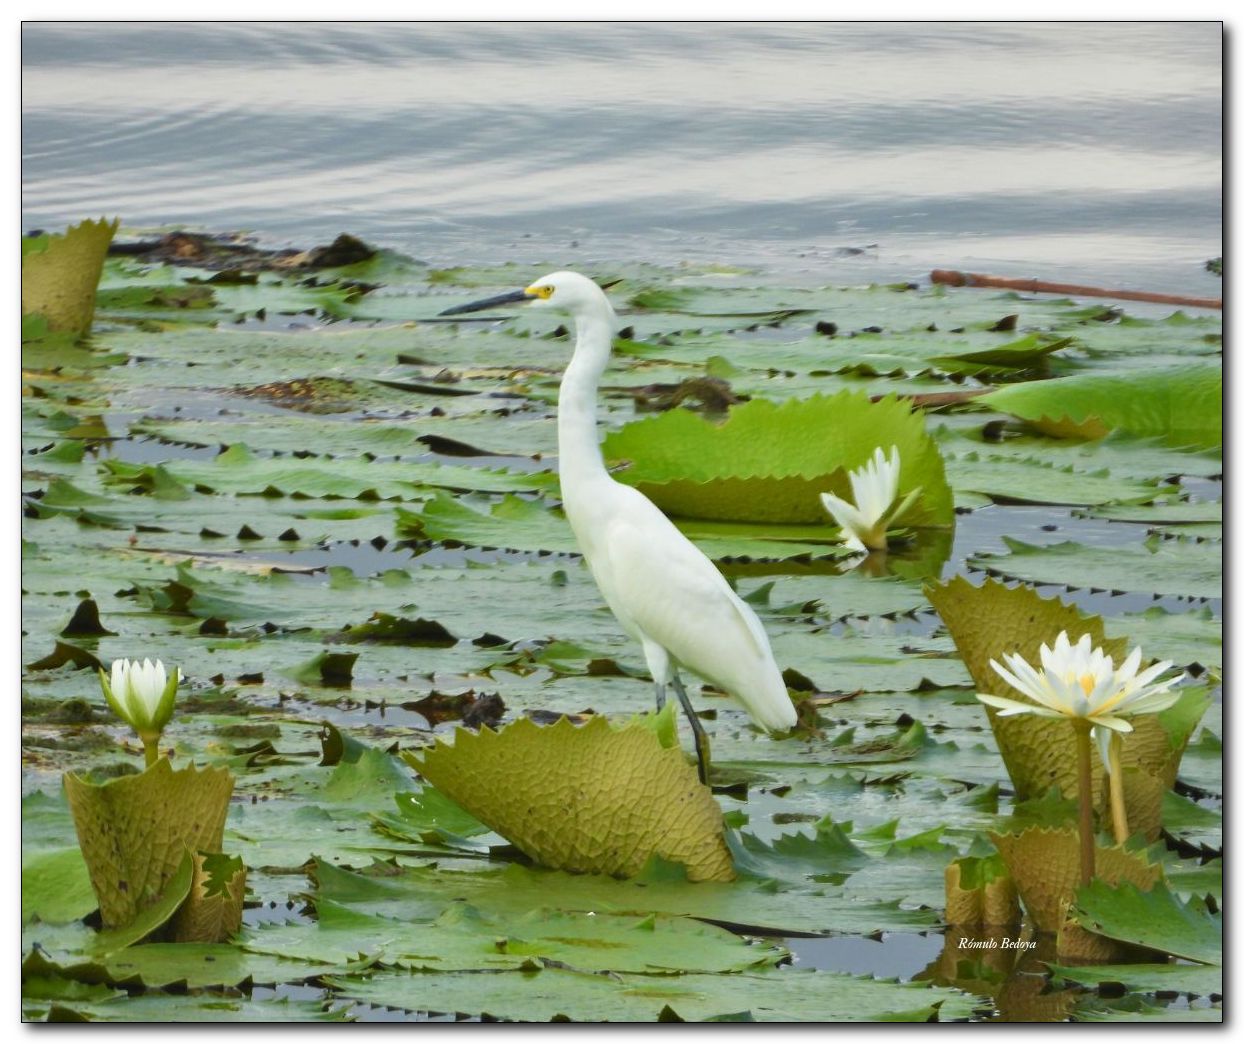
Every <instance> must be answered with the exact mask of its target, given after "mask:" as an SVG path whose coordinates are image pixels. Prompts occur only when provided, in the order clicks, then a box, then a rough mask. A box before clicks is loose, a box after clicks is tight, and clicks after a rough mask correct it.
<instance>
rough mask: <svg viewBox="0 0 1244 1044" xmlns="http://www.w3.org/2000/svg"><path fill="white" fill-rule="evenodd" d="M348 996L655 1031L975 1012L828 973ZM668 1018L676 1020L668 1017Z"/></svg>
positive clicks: (500, 977)
mask: <svg viewBox="0 0 1244 1044" xmlns="http://www.w3.org/2000/svg"><path fill="white" fill-rule="evenodd" d="M330 984H331V985H332V987H333V988H334V989H335V990H337V991H339V992H340V993H341V995H342V996H345V997H352V998H354V999H356V1000H360V1001H365V1002H367V1003H370V1004H377V1005H384V1006H387V1007H396V1008H404V1009H406V1010H408V1011H416V1012H437V1013H446V1014H452V1013H455V1012H460V1013H462V1014H476V1015H486V1016H488V1017H490V1018H492V1019H512V1020H515V1021H521V1022H548V1021H551V1020H557V1021H561V1020H566V1019H569V1020H573V1021H582V1022H602V1021H603V1022H656V1021H657V1020H658V1019H659V1017H661V1015H662V1013H663V1012H665V1011H667V1010H668V1011H669V1012H671V1013H673V1016H674V1017H675V1018H676V1019H678V1020H685V1021H689V1022H698V1021H703V1020H708V1019H714V1018H720V1017H721V1016H724V1015H736V1016H737V1015H740V1014H741V1013H748V1015H749V1016H750V1018H751V1019H754V1020H756V1021H771V1022H793V1021H811V1022H928V1021H931V1020H937V1019H939V1018H944V1019H947V1020H953V1019H961V1018H966V1017H967V1015H968V1014H970V1013H971V1011H972V1009H973V1007H974V1006H975V1004H976V1003H977V1002H976V1001H974V1000H973V999H972V998H969V997H967V996H965V995H964V994H962V993H959V992H958V991H955V990H946V989H938V988H935V987H929V986H926V985H923V984H920V985H917V984H916V983H898V982H892V981H889V982H887V981H883V980H878V979H869V978H862V977H856V976H851V975H838V974H834V973H832V972H821V971H795V970H779V971H775V972H773V973H771V974H768V975H758V974H738V975H714V976H710V975H678V976H660V977H655V978H654V977H652V976H636V975H617V976H601V975H587V974H583V973H581V972H575V971H570V970H565V969H561V968H556V967H553V968H545V969H543V970H541V971H536V972H496V973H492V974H490V975H488V977H487V979H482V978H481V976H480V975H479V974H471V973H457V974H446V975H417V974H416V975H412V974H410V973H407V972H378V973H376V974H374V975H370V976H367V977H350V978H343V977H336V978H333V979H331V980H330ZM666 1018H667V1019H668V1018H670V1016H669V1015H667V1016H666Z"/></svg>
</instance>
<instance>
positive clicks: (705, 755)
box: [670, 674, 711, 787]
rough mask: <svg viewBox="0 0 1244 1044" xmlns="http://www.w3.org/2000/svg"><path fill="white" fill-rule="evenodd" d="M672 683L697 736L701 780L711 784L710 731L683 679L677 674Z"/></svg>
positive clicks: (697, 757)
mask: <svg viewBox="0 0 1244 1044" xmlns="http://www.w3.org/2000/svg"><path fill="white" fill-rule="evenodd" d="M670 684H671V685H673V686H674V692H675V693H676V694H677V696H678V702H679V703H681V704H682V709H683V711H684V712H685V713H686V715H687V721H688V722H690V723H691V735H692V736H693V737H694V738H695V760H696V767H697V769H698V770H699V775H700V782H701V783H703V784H704V785H705V786H706V787H707V786H708V785H709V784H708V766H709V762H710V760H711V759H710V755H709V746H708V733H707V732H705V731H704V726H703V725H702V724H701V723H700V719H699V716H698V715H697V714H696V713H695V708H694V707H692V706H691V699H690V697H688V696H687V690H686V689H684V688H683V685H682V679H681V678H679V677H678V675H677V674H675V675H674V676H673V677H672V678H671V679H670Z"/></svg>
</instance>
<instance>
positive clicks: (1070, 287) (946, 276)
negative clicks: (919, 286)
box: [929, 268, 1222, 311]
mask: <svg viewBox="0 0 1244 1044" xmlns="http://www.w3.org/2000/svg"><path fill="white" fill-rule="evenodd" d="M929 278H930V279H931V280H933V282H935V283H942V284H944V285H946V286H978V287H992V288H994V289H997V290H1020V291H1023V292H1025V293H1030V294H1069V295H1072V296H1075V297H1114V298H1118V299H1119V300H1121V301H1152V302H1153V303H1155V304H1173V305H1183V306H1184V307H1186V308H1217V309H1218V310H1220V311H1221V310H1222V298H1221V297H1185V296H1184V295H1182V294H1155V293H1150V292H1149V291H1147V290H1107V289H1104V288H1102V287H1100V286H1077V285H1076V284H1075V283H1049V282H1046V281H1045V280H1044V279H1009V278H1007V277H1005V276H991V275H979V274H978V273H976V272H955V271H952V270H950V269H945V268H935V269H934V270H933V271H932V273H930V275H929Z"/></svg>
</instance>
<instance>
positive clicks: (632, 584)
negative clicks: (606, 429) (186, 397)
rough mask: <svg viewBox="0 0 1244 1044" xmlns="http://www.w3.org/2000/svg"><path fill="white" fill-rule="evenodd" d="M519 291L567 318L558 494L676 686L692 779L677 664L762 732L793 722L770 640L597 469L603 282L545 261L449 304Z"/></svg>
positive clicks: (629, 629) (664, 676)
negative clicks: (514, 286)
mask: <svg viewBox="0 0 1244 1044" xmlns="http://www.w3.org/2000/svg"><path fill="white" fill-rule="evenodd" d="M519 300H527V301H530V302H531V305H532V307H534V308H552V309H556V310H558V311H561V312H565V313H566V314H568V315H569V316H571V318H572V319H573V320H574V323H575V332H576V340H575V349H574V355H573V356H572V357H571V360H570V364H569V366H567V368H566V373H565V375H564V376H563V378H562V383H561V392H560V395H559V396H558V407H557V422H558V457H559V461H558V470H559V473H560V477H561V490H562V502H563V506H564V508H565V512H566V517H567V519H568V520H569V521H570V525H571V528H572V529H573V530H574V533H575V538H576V539H577V541H578V543H579V547H580V548H581V549H582V551H583V555H584V557H585V558H586V559H587V564H588V566H589V568H590V569H591V571H592V576H593V577H594V578H595V580H596V583H597V586H598V587H599V588H600V591H601V594H602V595H604V598H605V601H606V602H607V603H608V605H609V608H610V609H611V610H612V611H613V614H614V615H615V616H616V617H617V618H618V622H619V623H620V624H621V625H622V628H623V630H625V631H626V633H627V634H629V635H630V636H631V637H632V638H634V639H635V640H636V641H638V642H639V643H640V644H641V645H642V646H643V650H644V657H645V659H646V660H647V663H648V669H649V670H650V671H651V672H652V680H653V682H654V684H655V685H656V689H657V704H658V706H660V705H661V704H663V703H664V698H665V688H666V686H667V685H668V686H671V687H673V689H674V691H675V693H676V694H677V695H678V698H679V700H680V702H681V703H682V705H683V709H684V710H685V711H686V713H687V716H688V719H689V721H690V722H691V727H692V730H693V731H694V733H695V739H696V753H697V755H698V757H699V762H700V776H701V779H703V780H705V781H707V760H708V753H707V738H706V736H705V735H704V731H703V726H702V725H701V724H700V721H699V719H698V718H697V717H696V715H695V712H694V711H693V709H692V707H691V702H690V700H689V699H688V697H687V695H686V692H685V690H684V689H683V686H682V683H681V679H680V678H679V675H678V668H679V667H680V666H681V667H685V668H686V669H687V670H689V671H691V672H693V673H694V674H697V675H699V676H700V677H701V678H703V679H705V680H706V681H708V682H711V683H712V684H713V685H715V686H717V687H718V688H720V689H723V690H724V691H726V692H727V693H729V694H730V696H732V697H733V698H734V699H735V700H736V701H738V703H739V704H741V705H742V706H743V707H744V708H745V709H746V710H747V712H748V713H749V714H750V715H751V717H752V719H753V720H754V721H755V722H756V723H757V724H758V725H760V726H761V727H763V728H765V729H766V730H769V731H781V730H785V729H790V728H792V727H793V726H794V725H795V720H796V715H795V708H794V706H793V705H792V703H791V700H790V696H789V695H788V693H787V691H786V686H785V684H784V683H783V681H782V675H781V672H780V671H779V670H778V667H777V664H776V662H775V661H774V659H773V653H772V651H771V650H770V648H769V639H768V636H767V635H766V634H765V631H764V628H763V627H762V626H761V623H760V621H759V620H758V619H757V618H756V614H755V613H754V612H753V611H752V610H751V608H750V607H749V606H748V605H747V603H746V602H744V601H743V600H742V599H740V598H739V596H738V595H736V594H735V593H734V591H732V590H731V589H730V585H729V584H727V583H726V581H725V578H724V577H723V576H722V575H721V573H720V572H718V570H717V567H716V566H714V565H713V563H712V562H711V561H710V560H709V559H708V558H707V557H706V556H705V555H704V553H703V552H702V551H700V549H699V548H697V547H696V546H695V545H694V544H693V543H692V542H691V541H690V540H688V539H687V538H686V537H685V536H683V534H682V533H681V532H680V531H679V530H678V528H677V527H676V526H675V525H674V524H673V523H672V522H671V521H670V520H669V519H668V518H666V517H665V515H663V514H662V513H661V511H660V510H659V509H658V508H657V507H656V505H654V504H653V503H652V501H650V500H649V499H648V498H647V497H645V496H644V495H643V494H642V493H640V492H639V491H638V490H636V489H634V488H632V487H630V486H626V485H623V484H622V483H620V482H617V481H616V480H615V479H614V478H613V477H612V476H611V475H610V474H609V472H608V471H607V470H606V468H605V463H604V459H603V458H602V456H601V452H600V441H599V436H598V434H597V430H596V392H597V386H598V384H599V382H600V376H601V374H602V373H603V372H604V369H605V366H606V365H607V363H608V361H609V353H610V349H611V347H612V343H613V334H614V330H615V328H616V325H617V317H616V315H615V314H614V311H613V307H612V306H611V305H610V304H609V299H608V298H607V297H606V296H605V294H604V291H602V290H601V289H600V287H598V286H597V285H596V284H595V283H594V282H592V281H591V280H590V279H588V278H586V277H585V276H582V275H579V274H577V273H575V272H554V273H553V274H551V275H547V276H545V277H544V278H542V279H538V280H536V281H535V282H534V283H532V284H531V286H529V287H527V288H526V289H525V290H522V291H517V292H515V293H512V294H506V295H502V296H501V297H497V298H490V299H488V300H487V301H479V302H473V303H472V304H468V305H459V306H458V307H456V308H452V309H449V310H448V311H447V312H446V313H444V314H455V313H459V312H467V311H477V310H479V309H480V308H485V307H491V306H493V305H497V304H502V303H506V302H512V301H519Z"/></svg>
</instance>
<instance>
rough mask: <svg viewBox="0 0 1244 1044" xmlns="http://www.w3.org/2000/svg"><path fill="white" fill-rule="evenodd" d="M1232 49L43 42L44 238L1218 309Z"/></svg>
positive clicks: (103, 32)
mask: <svg viewBox="0 0 1244 1044" xmlns="http://www.w3.org/2000/svg"><path fill="white" fill-rule="evenodd" d="M1221 44H1222V38H1221V30H1220V28H1219V26H1218V25H1217V24H1214V23H1183V24H1178V23H1176V24H1162V25H1158V24H1101V25H1090V24H1057V23H1049V24H1004V23H995V24H989V25H979V24H970V23H969V24H929V25H904V24H867V23H854V24H833V23H820V24H793V25H790V24H761V25H745V24H723V25H712V24H710V25H703V24H696V25H678V24H625V25H608V24H579V25H566V24H558V25H540V24H505V25H496V24H483V25H469V26H468V25H453V24H445V25H441V24H430V25H429V24H415V23H411V24H400V25H382V24H374V23H371V24H366V23H364V24H331V23H328V24H325V23H320V24H312V23H307V24H299V25H289V24H279V23H276V24H273V23H267V24H265V23H247V24H227V23H225V24H186V23H182V24H173V23H168V24H124V23H122V24H103V23H100V24H72V23H70V24H51V23H42V24H40V23H33V24H32V23H27V24H26V25H25V26H24V27H23V31H22V61H23V77H22V101H23V115H22V137H23V140H22V193H23V222H24V224H25V226H26V227H27V228H33V227H48V228H52V229H54V228H57V227H61V226H63V225H65V224H66V223H68V222H70V221H73V220H77V219H80V218H81V217H83V216H87V215H97V214H101V213H105V214H117V215H120V216H121V217H122V219H123V220H124V222H125V223H126V224H127V225H128V226H131V227H133V226H148V225H158V224H163V223H168V224H178V225H180V224H190V225H193V226H200V227H207V228H211V229H225V228H229V229H234V228H245V229H250V230H254V231H256V232H258V233H259V234H261V235H262V236H264V237H266V238H268V239H270V240H275V241H286V242H295V243H298V244H300V245H309V244H310V243H311V242H312V241H321V240H323V239H324V238H325V237H328V236H332V235H335V234H336V233H337V232H339V231H342V230H348V231H351V232H354V233H356V234H358V235H362V236H363V237H365V238H368V239H371V240H373V241H377V242H379V243H381V244H382V245H387V246H392V247H395V248H398V249H401V250H404V251H406V252H408V253H411V254H414V255H415V256H418V257H422V258H425V259H427V260H430V261H433V262H435V263H438V264H446V263H480V262H490V261H498V260H508V259H519V260H526V259H530V260H535V259H539V260H542V261H544V260H548V261H554V262H557V263H565V264H567V265H569V264H573V263H575V262H582V261H586V260H591V259H596V258H610V259H622V258H626V259H642V260H651V261H657V262H663V263H669V262H676V261H679V260H683V259H691V260H712V261H721V262H730V263H742V264H749V265H751V264H759V265H761V266H763V267H766V268H768V269H771V270H777V271H779V272H782V273H786V274H795V273H803V274H804V275H806V276H807V277H808V278H811V279H824V280H826V281H837V280H844V279H845V280H850V281H863V280H868V279H873V278H890V277H892V276H895V275H899V276H904V277H909V278H916V277H919V276H922V275H925V274H927V272H928V270H929V269H930V268H932V267H935V266H944V267H962V268H973V269H975V270H983V271H993V272H999V273H1003V274H1022V275H1048V276H1052V277H1060V278H1077V279H1083V280H1085V281H1092V282H1097V283H1106V282H1109V283H1126V284H1129V285H1132V286H1141V287H1147V288H1151V289H1163V290H1179V291H1184V292H1202V293H1217V292H1218V291H1219V288H1220V284H1219V283H1218V281H1217V280H1216V279H1214V278H1213V277H1211V276H1208V275H1206V274H1205V273H1204V272H1203V271H1202V270H1201V265H1202V264H1203V262H1204V261H1205V260H1206V259H1207V258H1210V257H1213V256H1216V255H1218V254H1220V253H1221V252H1222V247H1221V118H1222V104H1221V93H1222V67H1221ZM844 248H846V250H844ZM851 250H862V251H863V252H862V253H851V252H850V251H851Z"/></svg>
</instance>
